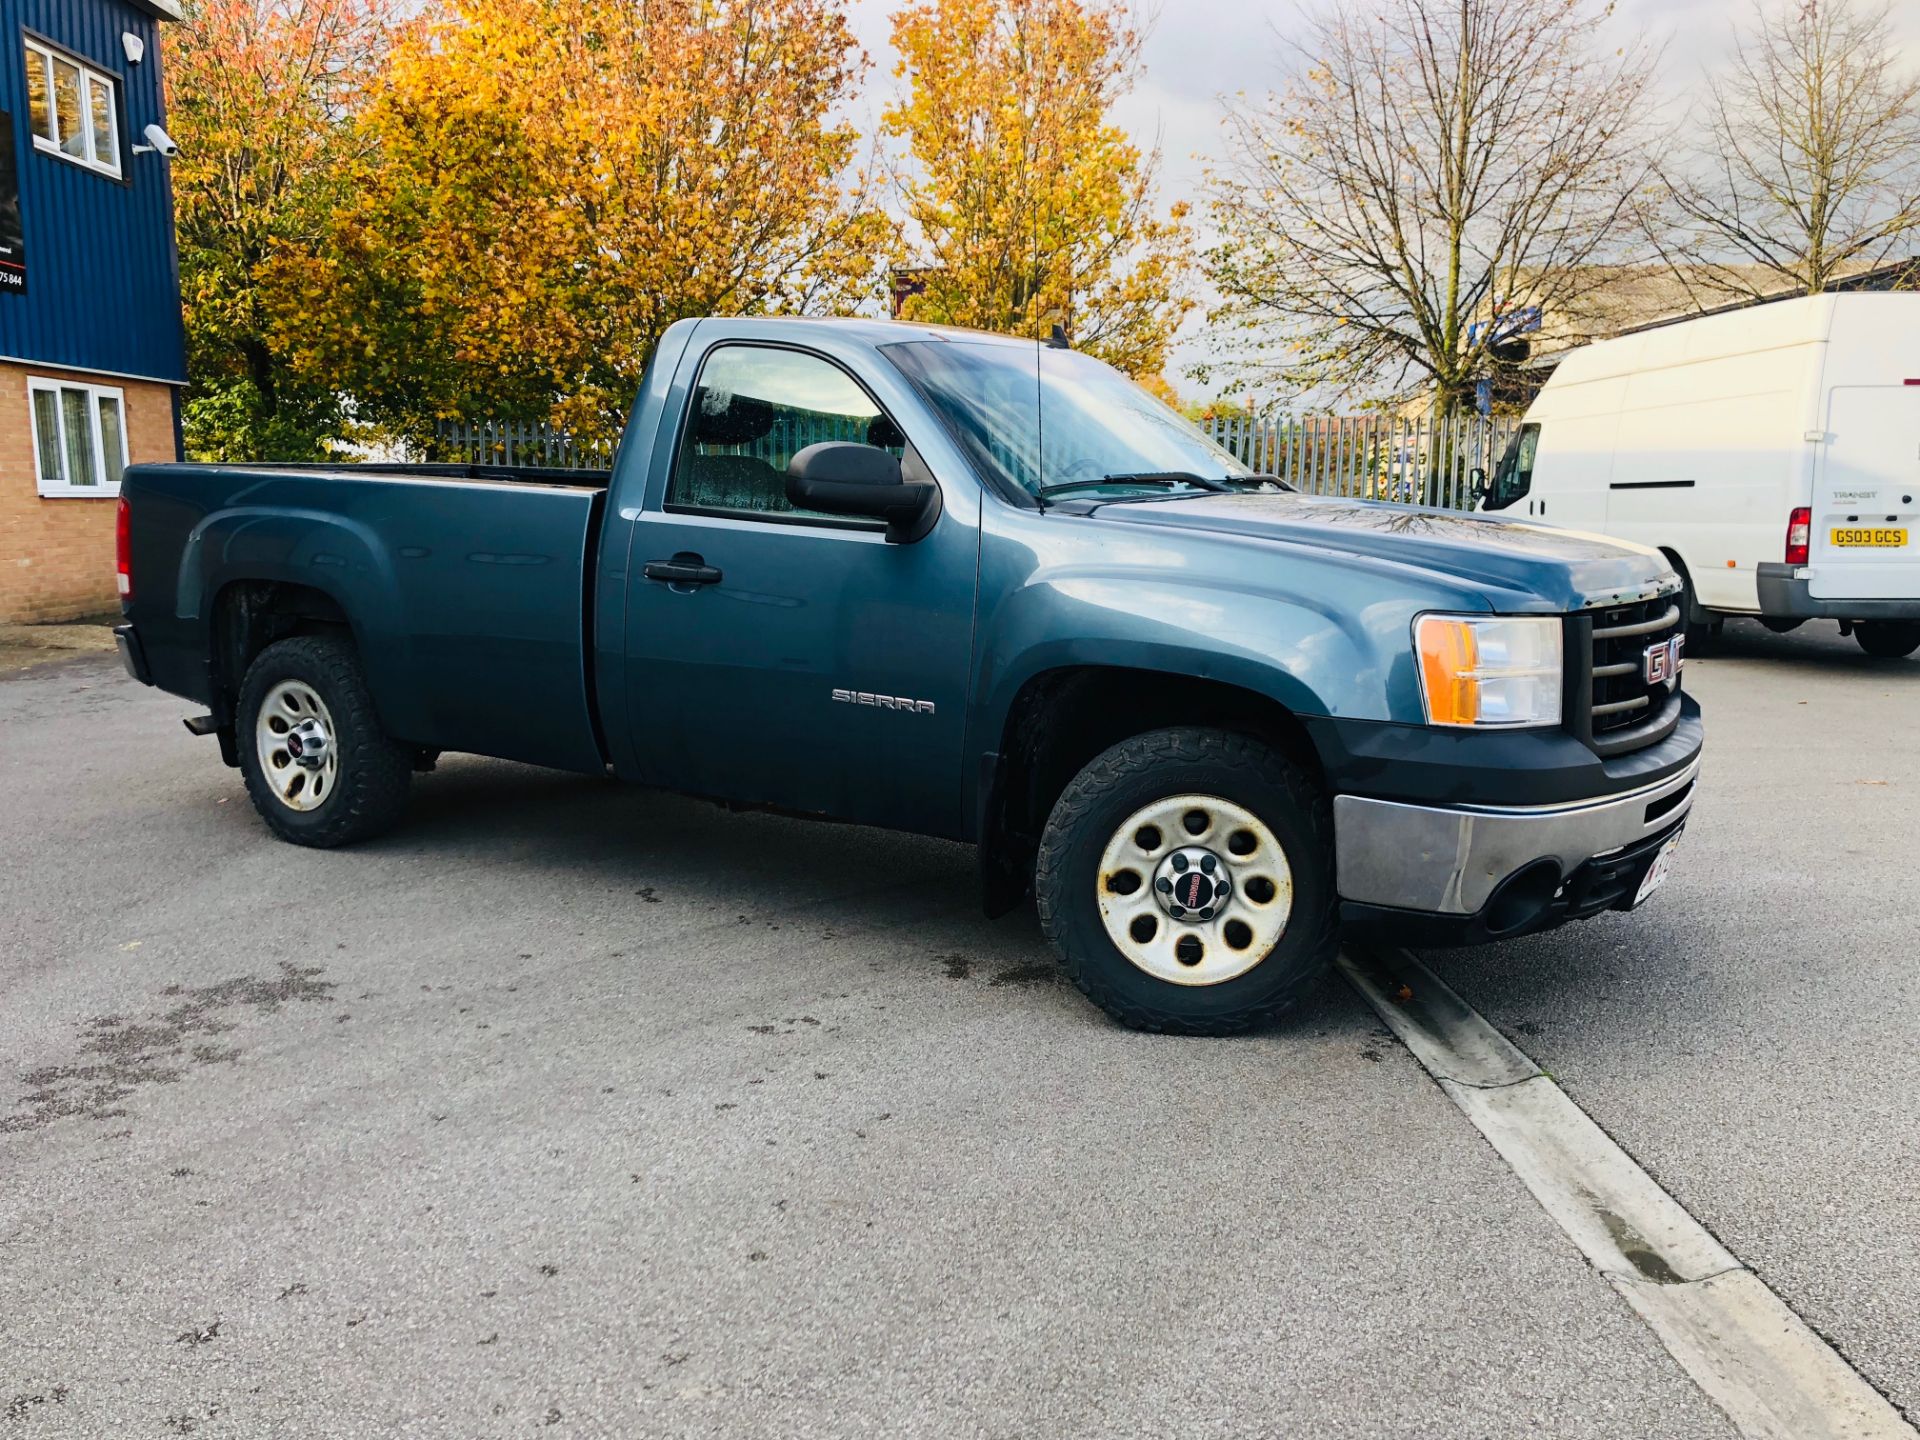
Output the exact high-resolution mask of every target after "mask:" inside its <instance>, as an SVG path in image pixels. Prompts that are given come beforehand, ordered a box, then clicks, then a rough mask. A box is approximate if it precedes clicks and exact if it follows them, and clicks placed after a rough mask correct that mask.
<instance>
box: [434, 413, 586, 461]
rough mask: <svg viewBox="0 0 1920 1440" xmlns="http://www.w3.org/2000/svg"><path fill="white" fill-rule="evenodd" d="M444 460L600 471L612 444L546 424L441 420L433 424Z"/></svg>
mask: <svg viewBox="0 0 1920 1440" xmlns="http://www.w3.org/2000/svg"><path fill="white" fill-rule="evenodd" d="M434 431H435V435H436V438H437V439H438V441H439V447H440V454H441V456H442V458H443V459H446V460H449V461H453V462H455V463H458V464H466V465H537V466H542V467H545V468H549V469H558V470H603V469H605V468H606V467H608V466H609V465H611V464H613V450H614V447H613V445H612V444H611V443H609V442H605V441H598V440H580V439H576V438H574V437H573V436H571V435H567V434H565V433H563V432H561V431H558V430H555V429H554V428H553V427H552V426H551V425H547V424H545V423H538V424H529V425H516V424H512V423H509V422H507V421H503V420H480V421H475V422H473V423H467V422H465V421H450V420H443V421H441V422H440V423H439V424H438V425H436V426H435V427H434Z"/></svg>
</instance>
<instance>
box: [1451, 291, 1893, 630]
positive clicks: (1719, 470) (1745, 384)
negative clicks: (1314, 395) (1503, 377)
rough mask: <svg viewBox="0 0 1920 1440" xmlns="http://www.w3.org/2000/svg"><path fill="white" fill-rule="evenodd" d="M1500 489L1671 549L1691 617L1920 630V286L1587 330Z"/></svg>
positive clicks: (1545, 393)
mask: <svg viewBox="0 0 1920 1440" xmlns="http://www.w3.org/2000/svg"><path fill="white" fill-rule="evenodd" d="M1483 508H1485V509H1488V510H1510V511H1512V512H1513V513H1514V515H1516V516H1519V517H1533V518H1535V519H1539V520H1543V521H1545V522H1546V523H1548V524H1550V525H1562V526H1566V527H1568V528H1569V529H1575V530H1591V531H1595V532H1598V533H1599V534H1603V535H1612V536H1617V537H1619V538H1620V539H1623V540H1634V541H1638V542H1639V543H1640V544H1643V545H1651V546H1654V547H1656V548H1658V549H1660V550H1664V551H1665V552H1666V554H1667V557H1668V558H1669V559H1670V560H1671V561H1672V562H1673V566H1674V568H1675V569H1676V570H1678V571H1679V572H1680V574H1681V576H1682V578H1684V579H1685V580H1686V582H1687V590H1688V595H1689V597H1690V606H1691V608H1690V612H1689V615H1688V620H1689V622H1690V623H1692V624H1694V625H1706V624H1717V623H1718V621H1719V620H1720V619H1721V618H1722V617H1724V616H1727V615H1747V616H1752V617H1754V618H1756V619H1758V620H1760V621H1761V622H1762V623H1763V624H1766V625H1767V626H1769V627H1770V628H1772V629H1775V630H1791V629H1793V628H1794V627H1795V626H1797V625H1799V624H1801V623H1803V622H1804V621H1806V620H1809V619H1813V618H1816V617H1824V618H1828V619H1833V620H1838V621H1839V622H1840V628H1841V632H1842V633H1843V634H1845V633H1848V632H1851V633H1852V634H1853V635H1854V636H1855V638H1856V639H1858V640H1859V642H1860V645H1861V648H1863V649H1864V650H1866V651H1867V653H1868V654H1871V655H1883V656H1897V655H1908V654H1911V653H1912V652H1913V651H1914V650H1915V649H1920V544H1916V540H1917V539H1920V294H1899V295H1895V294H1849V295H1818V296H1810V297H1805V298H1801V299H1795V300H1779V301H1775V302H1773V303H1771V304H1766V305H1755V306H1752V307H1751V308H1748V309H1742V310H1733V311H1729V312H1727V313H1725V314H1721V315H1706V316H1702V317H1700V318H1699V319H1695V320H1686V321H1681V322H1678V323H1675V324H1672V325H1665V326H1661V327H1660V328H1658V329H1653V330H1646V331H1643V332H1641V333H1639V334H1636V335H1624V336H1622V337H1621V338H1619V339H1618V340H1607V341H1603V342H1601V343H1600V344H1597V345H1589V346H1587V347H1586V348H1585V349H1582V350H1577V351H1575V352H1574V353H1573V354H1571V355H1569V356H1568V357H1567V358H1566V359H1565V360H1563V361H1562V362H1561V363H1560V367H1559V368H1558V369H1557V370H1555V371H1554V372H1553V375H1552V377H1551V378H1550V379H1549V380H1548V381H1547V383H1546V386H1545V388H1543V389H1542V390H1541V392H1540V394H1539V397H1538V398H1537V399H1535V401H1534V402H1533V404H1532V406H1531V407H1529V409H1528V410H1527V414H1526V419H1525V421H1524V423H1523V424H1522V425H1521V428H1520V432H1519V434H1517V435H1516V436H1515V437H1514V440H1513V443H1512V444H1511V445H1509V446H1508V449H1507V453H1506V454H1505V455H1504V456H1502V458H1501V461H1500V464H1499V467H1498V468H1497V469H1496V470H1495V472H1494V476H1493V479H1492V482H1491V484H1490V485H1489V487H1488V493H1487V496H1486V498H1485V501H1484V504H1483Z"/></svg>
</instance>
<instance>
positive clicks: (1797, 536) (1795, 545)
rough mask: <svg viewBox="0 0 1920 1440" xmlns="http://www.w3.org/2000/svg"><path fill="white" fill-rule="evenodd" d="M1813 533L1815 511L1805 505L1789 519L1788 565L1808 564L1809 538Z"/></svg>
mask: <svg viewBox="0 0 1920 1440" xmlns="http://www.w3.org/2000/svg"><path fill="white" fill-rule="evenodd" d="M1812 533H1813V511H1811V510H1809V509H1808V508H1807V507H1806V506H1805V505H1802V506H1801V507H1800V508H1799V509H1797V510H1795V511H1794V512H1793V514H1791V515H1789V516H1788V517H1787V564H1789V565H1804V564H1806V563H1807V537H1808V536H1809V535H1810V534H1812Z"/></svg>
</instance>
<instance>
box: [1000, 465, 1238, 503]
mask: <svg viewBox="0 0 1920 1440" xmlns="http://www.w3.org/2000/svg"><path fill="white" fill-rule="evenodd" d="M1102 485H1142V486H1146V487H1148V488H1151V489H1154V490H1171V489H1173V488H1174V487H1175V486H1178V485H1193V486H1197V487H1198V488H1199V489H1202V490H1220V491H1223V490H1226V489H1228V488H1229V487H1228V485H1227V482H1226V481H1224V480H1209V479H1207V478H1206V477H1205V476H1201V475H1190V474H1188V473H1187V472H1186V471H1184V470H1153V471H1141V472H1140V473H1138V474H1130V475H1102V476H1100V477H1099V478H1098V479H1094V478H1092V477H1089V478H1087V479H1085V480H1060V481H1056V482H1055V483H1054V484H1052V485H1042V486H1041V487H1040V488H1039V489H1038V490H1036V491H1034V492H1033V493H1034V494H1036V495H1038V496H1039V497H1040V498H1041V499H1043V500H1044V499H1046V498H1047V497H1048V496H1049V495H1064V494H1066V493H1067V492H1068V491H1070V490H1097V489H1098V488H1099V487H1100V486H1102Z"/></svg>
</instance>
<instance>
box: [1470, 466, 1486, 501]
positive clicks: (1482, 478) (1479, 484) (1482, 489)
mask: <svg viewBox="0 0 1920 1440" xmlns="http://www.w3.org/2000/svg"><path fill="white" fill-rule="evenodd" d="M1467 493H1468V494H1470V495H1472V496H1473V498H1474V499H1475V500H1476V501H1479V500H1484V499H1486V498H1487V472H1486V471H1484V470H1482V469H1481V468H1480V467H1479V466H1478V465H1476V466H1474V467H1473V468H1472V469H1471V470H1469V471H1467Z"/></svg>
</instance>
